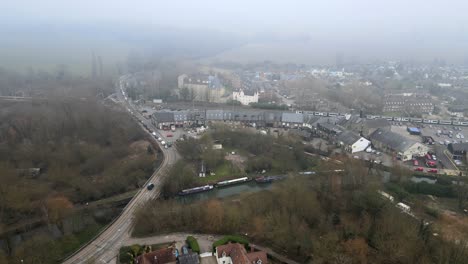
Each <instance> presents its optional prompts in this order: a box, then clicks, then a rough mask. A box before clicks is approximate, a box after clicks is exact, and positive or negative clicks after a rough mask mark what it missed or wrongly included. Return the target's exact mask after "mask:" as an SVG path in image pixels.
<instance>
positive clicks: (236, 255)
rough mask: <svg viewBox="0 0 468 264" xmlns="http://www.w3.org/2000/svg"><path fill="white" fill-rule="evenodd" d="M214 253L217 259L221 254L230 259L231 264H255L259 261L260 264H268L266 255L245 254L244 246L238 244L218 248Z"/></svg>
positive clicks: (259, 253) (261, 252)
mask: <svg viewBox="0 0 468 264" xmlns="http://www.w3.org/2000/svg"><path fill="white" fill-rule="evenodd" d="M216 251H217V254H218V258H221V257H222V256H223V253H225V254H226V256H229V257H231V260H232V263H233V264H251V263H257V261H258V260H259V259H260V260H261V261H262V264H266V263H268V262H267V255H266V253H265V252H263V251H258V252H251V253H247V251H246V250H245V248H244V246H243V245H242V244H239V243H229V244H226V245H222V246H218V247H217V248H216Z"/></svg>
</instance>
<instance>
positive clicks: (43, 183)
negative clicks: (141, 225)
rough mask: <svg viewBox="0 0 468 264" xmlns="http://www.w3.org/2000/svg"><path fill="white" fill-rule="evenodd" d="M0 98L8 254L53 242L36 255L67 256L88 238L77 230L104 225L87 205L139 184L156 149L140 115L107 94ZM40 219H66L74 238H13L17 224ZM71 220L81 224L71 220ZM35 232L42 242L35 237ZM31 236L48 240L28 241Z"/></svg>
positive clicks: (2, 227)
mask: <svg viewBox="0 0 468 264" xmlns="http://www.w3.org/2000/svg"><path fill="white" fill-rule="evenodd" d="M0 104H1V108H0V120H1V123H0V181H1V184H0V241H1V242H2V243H0V245H1V249H2V250H3V252H5V253H4V255H12V256H16V255H18V254H29V255H30V257H31V258H33V257H35V255H34V254H31V253H26V252H28V251H29V252H31V251H33V252H35V253H37V254H42V253H41V251H43V250H46V248H47V247H50V248H53V249H54V250H53V251H51V253H50V254H48V255H47V256H43V257H44V258H41V257H38V260H37V262H34V263H50V261H51V260H54V258H55V259H57V258H60V256H61V255H63V254H65V253H66V252H69V251H70V250H72V249H73V247H76V246H77V245H79V244H80V243H83V242H84V241H79V238H77V237H74V236H73V234H74V232H75V231H77V230H83V228H84V227H85V226H87V225H89V224H92V226H93V227H95V226H96V225H95V224H93V223H94V220H95V219H91V220H89V219H87V218H83V214H90V213H91V214H92V212H89V211H86V210H84V211H83V210H80V208H82V207H84V206H86V204H87V203H91V202H93V201H96V200H99V199H102V198H106V197H111V196H113V195H116V194H119V193H123V192H127V191H130V190H134V189H136V188H139V187H140V186H141V185H143V183H144V182H145V181H146V179H147V178H148V177H149V176H150V175H151V173H152V172H153V169H154V168H153V167H154V166H155V165H156V163H155V155H154V153H156V151H155V150H154V149H153V148H152V147H151V146H150V145H149V144H148V142H146V141H144V133H143V131H142V130H141V129H140V128H139V127H138V125H137V123H136V122H135V121H134V120H132V119H131V118H130V117H129V116H128V115H127V114H125V113H124V112H123V111H117V110H113V109H112V108H110V107H106V106H104V105H103V104H101V103H100V102H97V101H92V100H71V99H63V98H62V99H61V100H56V99H54V100H33V101H32V102H21V103H8V102H1V103H0ZM31 168H39V169H40V172H37V171H31V170H30V169H31ZM70 218H73V219H72V220H70ZM36 220H39V222H42V223H43V224H47V225H48V226H49V227H50V226H56V227H58V229H59V230H60V233H62V234H67V236H66V237H65V239H68V240H69V242H70V243H67V242H66V241H65V242H64V241H61V242H60V243H59V242H58V241H53V239H52V237H50V236H49V234H45V235H44V234H41V235H33V236H32V238H28V239H26V238H23V239H24V241H25V242H23V243H21V245H18V244H16V243H10V242H11V239H12V237H11V236H12V235H13V233H11V232H12V231H13V230H12V229H11V228H12V227H14V226H15V229H16V230H21V231H28V229H29V228H30V227H31V226H30V225H28V223H30V222H31V221H32V222H34V223H35V222H36ZM70 221H72V222H73V223H74V224H73V225H75V226H76V225H77V227H76V228H66V227H67V225H65V224H66V222H70ZM104 222H105V221H104ZM22 223H24V225H22ZM88 231H89V230H88ZM94 232H95V231H94ZM55 238H56V237H55ZM35 240H37V241H42V242H41V243H39V245H37V243H38V242H37V241H36V242H28V241H35ZM28 243H33V244H35V245H34V246H35V247H40V246H43V247H45V248H44V249H41V250H31V249H28V248H27V247H26V248H24V245H29V246H30V244H28ZM65 247H70V248H65ZM15 248H16V249H15ZM2 250H0V256H1V255H2V253H1V252H2ZM21 250H24V251H23V253H21V252H22V251H21ZM54 252H55V253H54ZM15 259H16V258H15ZM13 260H14V259H13V258H12V259H11V261H13ZM0 263H2V261H1V257H0ZM30 263H33V262H30Z"/></svg>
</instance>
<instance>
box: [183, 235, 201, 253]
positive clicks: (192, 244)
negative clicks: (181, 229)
mask: <svg viewBox="0 0 468 264" xmlns="http://www.w3.org/2000/svg"><path fill="white" fill-rule="evenodd" d="M185 241H186V242H187V244H188V246H189V247H190V248H191V249H192V251H193V252H196V253H197V254H200V246H199V245H198V241H197V239H196V238H194V237H193V236H188V237H187V239H186V240H185Z"/></svg>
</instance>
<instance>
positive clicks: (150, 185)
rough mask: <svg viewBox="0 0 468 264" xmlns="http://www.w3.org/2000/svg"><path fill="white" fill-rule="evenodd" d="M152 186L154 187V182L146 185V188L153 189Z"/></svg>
mask: <svg viewBox="0 0 468 264" xmlns="http://www.w3.org/2000/svg"><path fill="white" fill-rule="evenodd" d="M153 188H154V183H150V184H148V186H146V189H148V191H151V190H153Z"/></svg>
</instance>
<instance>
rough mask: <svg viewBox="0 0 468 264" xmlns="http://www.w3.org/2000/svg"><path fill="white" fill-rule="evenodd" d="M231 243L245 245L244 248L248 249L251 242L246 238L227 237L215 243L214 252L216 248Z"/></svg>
mask: <svg viewBox="0 0 468 264" xmlns="http://www.w3.org/2000/svg"><path fill="white" fill-rule="evenodd" d="M229 242H233V243H239V244H243V245H244V247H248V245H249V241H248V240H247V239H246V238H244V237H241V236H234V235H232V236H225V237H223V238H221V239H220V240H218V241H215V242H214V243H213V251H215V250H216V247H218V246H221V245H225V244H227V243H229Z"/></svg>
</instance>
